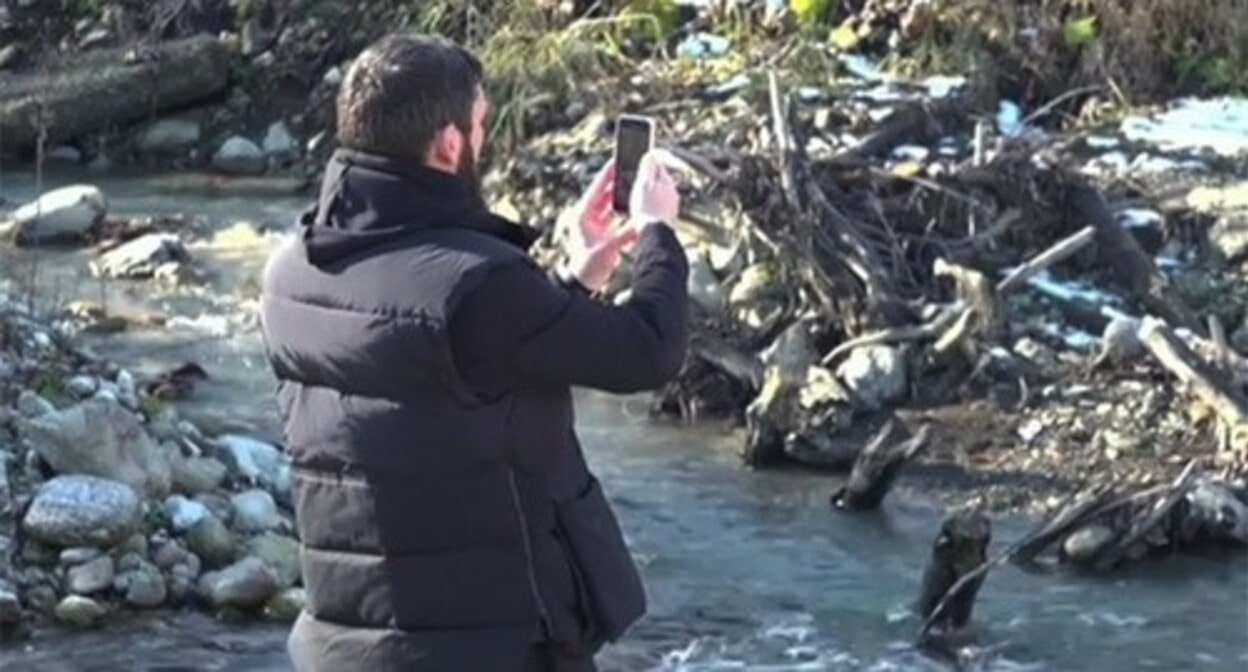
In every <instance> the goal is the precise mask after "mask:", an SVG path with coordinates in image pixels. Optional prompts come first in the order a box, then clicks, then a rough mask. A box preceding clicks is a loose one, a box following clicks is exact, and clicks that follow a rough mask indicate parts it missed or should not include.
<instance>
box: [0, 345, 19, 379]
mask: <svg viewBox="0 0 1248 672" xmlns="http://www.w3.org/2000/svg"><path fill="white" fill-rule="evenodd" d="M15 375H17V365H16V364H14V363H13V359H12V358H11V357H9V356H8V355H6V354H4V353H2V352H0V383H3V382H8V381H10V380H12V379H13V376H15Z"/></svg>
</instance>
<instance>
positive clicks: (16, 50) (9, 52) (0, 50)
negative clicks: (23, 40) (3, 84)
mask: <svg viewBox="0 0 1248 672" xmlns="http://www.w3.org/2000/svg"><path fill="white" fill-rule="evenodd" d="M20 60H22V48H21V46H20V45H17V44H6V45H4V46H3V47H0V70H8V69H9V68H11V67H13V66H15V65H17V62H18V61H20Z"/></svg>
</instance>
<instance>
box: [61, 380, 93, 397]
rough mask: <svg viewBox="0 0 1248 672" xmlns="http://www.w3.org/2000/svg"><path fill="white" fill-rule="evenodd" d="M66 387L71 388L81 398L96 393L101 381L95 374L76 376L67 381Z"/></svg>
mask: <svg viewBox="0 0 1248 672" xmlns="http://www.w3.org/2000/svg"><path fill="white" fill-rule="evenodd" d="M65 389H67V390H69V392H70V394H73V395H74V396H75V397H78V398H79V399H84V398H86V397H89V396H91V395H93V394H95V393H96V391H97V390H99V389H100V381H99V380H97V379H96V378H95V376H74V377H73V378H70V379H69V381H68V382H67V383H65Z"/></svg>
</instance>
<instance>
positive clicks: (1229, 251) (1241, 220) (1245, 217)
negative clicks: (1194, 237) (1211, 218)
mask: <svg viewBox="0 0 1248 672" xmlns="http://www.w3.org/2000/svg"><path fill="white" fill-rule="evenodd" d="M1208 235H1209V244H1210V245H1212V246H1213V248H1214V249H1216V250H1217V251H1218V253H1219V254H1221V255H1222V256H1223V257H1224V258H1225V259H1227V260H1229V261H1241V260H1243V259H1245V258H1248V209H1244V210H1234V211H1232V212H1228V213H1226V214H1224V215H1222V216H1221V217H1219V218H1218V221H1217V222H1215V223H1214V225H1213V226H1212V227H1210V228H1209V234H1208Z"/></svg>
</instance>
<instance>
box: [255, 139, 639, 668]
mask: <svg viewBox="0 0 1248 672" xmlns="http://www.w3.org/2000/svg"><path fill="white" fill-rule="evenodd" d="M325 180H326V183H325V185H324V186H323V189H322V197H321V202H320V204H319V206H318V208H317V209H316V210H315V211H313V212H311V213H309V215H307V216H305V220H304V222H303V229H302V237H301V238H300V239H295V240H292V241H289V242H288V243H287V244H286V245H284V246H283V247H282V248H281V250H280V251H278V252H277V253H276V255H275V256H274V257H273V258H272V259H271V260H270V262H269V265H268V267H267V268H266V271H265V277H264V286H263V298H262V308H261V310H262V313H261V314H262V322H263V331H264V337H265V341H266V346H267V348H268V352H269V357H270V360H271V362H272V365H273V367H274V370H275V373H276V375H277V377H278V379H279V381H280V386H279V392H278V399H279V404H280V408H281V413H282V418H283V420H284V422H285V432H286V437H285V439H286V446H287V449H288V451H289V453H290V455H291V456H292V460H293V465H294V469H293V471H294V505H295V513H296V518H297V524H298V530H299V536H300V540H301V543H302V546H303V555H302V562H303V570H304V583H305V586H306V589H307V597H308V602H307V608H306V611H305V613H304V614H303V615H302V616H301V618H300V620H299V622H298V623H297V624H296V626H295V629H294V632H293V633H292V636H291V654H292V657H293V658H294V660H295V662H296V666H297V667H299V669H301V670H302V669H309V670H311V669H315V670H333V671H334V672H351V671H353V670H361V671H362V670H369V671H370V672H378V671H384V670H392V669H393V670H399V669H464V670H469V669H505V668H504V667H493V664H492V663H490V662H489V660H490V658H489V657H488V654H489V649H490V648H491V647H493V648H496V649H499V650H501V651H506V650H508V649H509V648H511V647H512V645H513V644H514V645H515V646H522V645H524V644H526V643H531V642H537V641H541V640H543V639H552V640H555V641H561V642H571V643H575V644H578V645H581V646H588V647H590V648H594V647H596V646H597V645H598V644H600V643H601V642H602V641H603V640H604V639H609V638H613V637H615V636H617V635H618V634H619V632H618V630H617V631H615V632H601V631H600V629H595V628H592V627H591V626H590V625H589V623H591V622H592V620H593V619H590V618H588V617H587V611H588V609H589V603H588V601H589V596H588V595H587V594H586V590H587V587H586V581H585V580H584V578H585V577H584V568H585V567H586V566H587V565H588V566H590V567H592V568H593V571H595V572H598V573H599V576H597V577H595V578H596V579H597V580H598V582H599V584H600V585H602V584H603V582H605V585H611V586H617V587H618V595H616V596H615V597H614V598H612V599H618V600H619V601H620V603H619V604H618V605H615V606H616V607H618V609H617V611H618V610H619V609H623V611H624V612H625V613H632V612H637V614H636V615H640V614H639V610H640V609H641V605H642V603H643V602H644V594H643V593H642V589H641V583H640V579H639V577H638V575H637V574H636V570H635V568H634V566H633V564H632V560H631V557H629V555H628V553H627V549H626V548H625V546H624V544H623V540H622V539H621V535H620V533H619V529H618V526H617V524H616V521H615V518H614V516H613V514H612V513H611V510H610V508H609V506H608V505H607V502H606V500H605V498H604V497H603V495H602V491H601V489H600V488H599V487H598V484H597V481H596V480H595V479H594V478H593V477H592V475H591V474H590V472H589V471H588V469H587V468H586V465H585V462H584V459H583V456H582V454H581V450H580V447H579V445H578V444H577V440H576V437H575V434H574V432H573V407H572V399H571V393H570V391H569V390H567V389H561V390H532V391H513V392H507V393H504V394H502V395H501V396H498V397H497V398H481V397H479V396H478V395H477V394H476V393H474V391H473V390H472V389H470V388H469V386H468V385H466V384H465V382H464V381H463V380H462V379H461V377H460V376H459V375H458V373H457V371H456V367H455V363H454V361H453V359H452V357H451V351H452V350H451V344H450V342H449V339H448V333H447V321H448V317H449V316H450V315H452V314H453V313H454V311H455V309H456V306H457V304H458V302H459V301H460V300H461V299H462V298H463V297H465V296H466V295H467V294H468V293H469V292H471V291H472V289H473V288H474V286H475V284H476V283H478V282H480V281H481V279H482V278H484V277H485V276H486V274H487V273H489V272H490V270H491V269H493V268H495V267H496V266H498V265H500V264H525V263H531V262H530V261H529V258H528V256H527V254H526V252H525V249H524V246H525V244H527V242H529V239H528V238H526V237H525V236H523V235H520V232H521V231H522V229H520V228H519V227H515V226H514V225H511V224H508V223H506V222H504V221H502V220H500V219H498V218H496V217H494V216H493V215H490V214H489V213H488V212H486V211H485V210H484V209H483V208H481V207H480V206H479V204H477V203H476V202H474V201H473V200H472V199H470V198H467V197H466V190H465V189H464V188H463V185H462V184H461V183H460V182H459V181H458V180H456V179H454V178H452V177H450V176H442V175H441V174H437V173H434V171H430V170H428V169H425V168H423V167H419V166H414V165H411V164H406V163H404V162H400V161H395V160H392V159H383V158H381V157H376V156H370V155H359V154H350V153H346V152H340V153H339V155H338V156H336V157H335V159H334V161H332V162H331V164H330V167H329V170H328V171H327V175H326V178H325ZM569 525H571V526H574V527H576V526H579V527H580V530H581V532H582V534H581V535H580V536H582V537H584V536H586V535H585V534H584V533H585V531H586V530H588V531H589V534H588V536H590V537H591V538H596V541H593V543H591V544H589V546H588V547H585V546H582V547H579V548H578V547H575V545H576V544H574V543H569V537H575V536H577V535H576V533H575V532H572V533H571V534H569V529H568V527H569ZM595 535H597V536H596V537H595ZM578 559H579V560H580V561H581V562H579V563H578V562H577V560H578ZM602 572H607V573H608V575H606V576H602V575H601V573H602ZM591 587H592V586H591ZM613 592H614V591H613ZM633 617H634V618H635V616H633ZM591 629H592V630H594V631H590V630H591ZM512 650H514V649H512ZM455 652H462V655H458V654H456V653H455ZM500 655H501V654H500ZM430 657H432V658H433V659H438V660H442V661H445V662H444V664H445V665H446V667H445V668H442V667H436V668H435V667H420V666H419V665H420V664H422V662H427V661H428V660H429V659H430ZM500 660H501V659H500ZM502 664H503V663H499V665H502Z"/></svg>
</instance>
